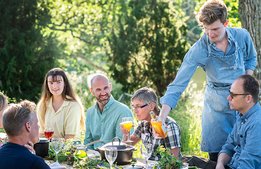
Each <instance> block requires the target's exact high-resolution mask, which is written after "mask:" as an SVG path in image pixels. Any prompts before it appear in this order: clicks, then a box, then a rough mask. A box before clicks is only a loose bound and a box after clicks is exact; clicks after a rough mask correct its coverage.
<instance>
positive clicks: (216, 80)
mask: <svg viewBox="0 0 261 169" xmlns="http://www.w3.org/2000/svg"><path fill="white" fill-rule="evenodd" d="M198 21H199V23H200V25H201V26H202V27H203V29H204V32H205V33H204V35H203V36H202V37H201V38H200V39H199V40H198V41H197V42H196V43H195V44H194V45H193V46H192V47H191V48H190V50H189V51H188V53H187V54H186V56H185V57H184V60H183V63H182V65H181V67H180V69H179V72H178V73H177V75H176V78H175V79H174V81H173V82H172V83H171V84H169V86H168V87H167V91H166V93H165V95H164V96H163V97H162V98H161V104H162V110H161V112H160V117H161V118H162V119H163V120H165V119H166V117H167V115H168V114H169V112H170V110H171V109H173V108H175V106H176V104H177V102H178V100H179V98H180V95H181V94H182V92H183V91H184V90H185V88H186V87H187V85H188V83H189V81H190V79H191V77H192V76H193V74H194V73H195V71H196V69H197V67H199V66H200V67H202V68H203V69H204V70H205V72H206V76H207V78H206V79H207V85H206V89H205V99H204V109H203V114H202V142H201V149H202V151H205V152H208V153H209V157H210V159H211V160H212V161H216V160H217V156H218V152H219V151H220V150H221V147H222V145H224V143H225V141H226V138H227V136H228V134H229V133H230V132H231V130H232V128H233V125H234V123H235V119H236V113H235V111H234V110H231V109H230V108H229V105H228V102H227V100H226V97H227V96H228V95H229V89H230V86H231V84H232V82H233V81H234V80H235V79H236V78H237V77H239V76H240V75H243V74H250V75H251V74H253V71H254V69H255V67H256V62H257V58H256V55H257V54H256V50H255V48H254V45H253V42H252V39H251V37H250V35H249V33H248V32H247V31H246V30H245V29H240V28H228V27H227V25H228V21H227V8H226V5H225V4H224V2H223V1H222V0H208V1H207V2H205V4H204V5H203V6H202V7H201V9H200V12H199V13H198Z"/></svg>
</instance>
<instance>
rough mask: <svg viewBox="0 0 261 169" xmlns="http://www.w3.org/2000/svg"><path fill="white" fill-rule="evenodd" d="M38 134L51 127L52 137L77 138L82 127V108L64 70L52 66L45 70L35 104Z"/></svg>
mask: <svg viewBox="0 0 261 169" xmlns="http://www.w3.org/2000/svg"><path fill="white" fill-rule="evenodd" d="M37 115H38V118H39V123H40V134H42V135H43V133H44V130H46V129H52V130H53V131H54V135H53V137H60V138H65V139H69V138H75V137H77V138H79V136H80V133H81V130H83V129H84V126H85V125H84V121H85V120H84V110H83V106H82V104H81V101H80V100H79V99H78V97H77V96H76V94H75V93H74V91H73V89H72V87H71V85H70V83H69V80H68V78H67V76H66V74H65V72H64V71H63V70H62V69H60V68H53V69H51V70H50V71H48V72H47V74H46V76H45V79H44V83H43V88H42V95H41V98H40V101H39V103H38V104H37Z"/></svg>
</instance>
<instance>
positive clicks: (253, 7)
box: [239, 0, 261, 82]
mask: <svg viewBox="0 0 261 169" xmlns="http://www.w3.org/2000/svg"><path fill="white" fill-rule="evenodd" d="M239 14H240V18H241V22H242V26H243V27H244V28H246V29H247V30H248V31H249V33H250V35H251V37H252V39H253V41H254V44H255V47H256V51H257V60H258V65H257V69H256V71H255V75H256V78H257V79H258V80H259V82H260V81H261V1H260V0H239Z"/></svg>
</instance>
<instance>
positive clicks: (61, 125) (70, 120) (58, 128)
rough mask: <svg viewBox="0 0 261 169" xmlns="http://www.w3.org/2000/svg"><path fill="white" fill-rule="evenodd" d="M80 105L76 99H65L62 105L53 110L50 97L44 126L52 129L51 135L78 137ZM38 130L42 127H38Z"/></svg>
mask: <svg viewBox="0 0 261 169" xmlns="http://www.w3.org/2000/svg"><path fill="white" fill-rule="evenodd" d="M81 112H82V108H81V105H80V104H79V103H78V102H76V101H68V100H65V101H64V102H63V104H62V106H61V107H60V108H59V109H58V110H57V111H56V112H55V111H54V109H53V106H52V99H50V101H49V102H48V105H47V109H46V114H45V128H52V129H53V130H54V135H53V137H61V138H64V137H65V135H75V137H78V138H79V137H80V121H81ZM40 132H41V133H43V132H44V129H43V128H41V127H40Z"/></svg>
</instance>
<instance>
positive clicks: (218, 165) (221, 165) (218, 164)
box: [216, 163, 225, 169]
mask: <svg viewBox="0 0 261 169" xmlns="http://www.w3.org/2000/svg"><path fill="white" fill-rule="evenodd" d="M216 169H225V167H224V165H223V164H221V163H217V165H216Z"/></svg>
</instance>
